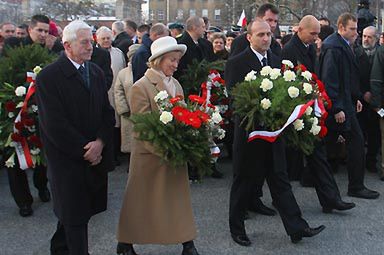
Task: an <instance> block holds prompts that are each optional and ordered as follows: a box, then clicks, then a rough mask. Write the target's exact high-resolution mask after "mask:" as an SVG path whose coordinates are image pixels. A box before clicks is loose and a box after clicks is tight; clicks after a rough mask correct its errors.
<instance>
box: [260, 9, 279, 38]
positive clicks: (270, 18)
mask: <svg viewBox="0 0 384 255" xmlns="http://www.w3.org/2000/svg"><path fill="white" fill-rule="evenodd" d="M262 19H263V20H264V21H266V22H267V23H268V24H269V26H270V27H271V32H272V33H273V32H275V30H276V27H277V22H278V21H279V15H278V14H275V13H273V12H271V10H268V11H266V12H265V15H264V17H263V18H262Z"/></svg>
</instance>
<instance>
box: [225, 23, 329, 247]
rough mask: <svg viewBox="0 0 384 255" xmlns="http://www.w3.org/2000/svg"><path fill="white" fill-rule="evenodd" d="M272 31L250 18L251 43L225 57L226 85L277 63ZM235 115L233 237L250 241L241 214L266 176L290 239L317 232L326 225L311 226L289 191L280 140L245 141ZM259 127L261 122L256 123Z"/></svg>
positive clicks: (231, 194) (244, 242) (232, 194)
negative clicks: (226, 58) (235, 54)
mask: <svg viewBox="0 0 384 255" xmlns="http://www.w3.org/2000/svg"><path fill="white" fill-rule="evenodd" d="M271 36H272V32H271V29H270V26H269V25H268V23H267V22H265V21H263V20H256V21H253V22H252V23H251V24H249V26H248V32H247V39H248V40H249V42H250V47H248V48H246V49H245V50H244V51H243V52H242V53H240V54H238V55H237V56H235V57H233V58H231V59H229V60H228V62H227V65H226V69H225V73H226V81H227V84H228V86H229V87H233V86H234V85H236V84H237V83H238V82H241V81H243V80H244V77H245V76H246V74H247V73H248V72H250V71H251V70H255V71H257V72H258V71H260V70H261V69H262V67H263V66H266V65H270V66H272V67H279V66H280V60H279V58H278V57H276V56H274V55H273V53H272V52H271V51H269V50H268V49H269V46H270V43H271ZM240 122H241V121H240V119H239V116H236V115H235V133H234V144H233V148H234V150H233V170H234V173H235V175H234V179H233V183H232V187H231V193H230V205H229V227H230V232H231V235H232V238H233V240H234V241H235V242H237V243H238V244H240V245H243V246H249V245H251V241H250V240H249V238H248V236H247V234H246V232H245V226H244V214H245V212H246V210H247V209H248V205H249V200H250V199H251V196H252V195H253V192H254V189H253V187H254V186H255V185H257V186H261V185H262V184H263V182H264V180H265V179H266V180H267V183H268V186H269V189H270V192H271V196H272V199H273V200H274V202H275V204H276V207H277V209H278V211H279V213H280V217H281V219H282V221H283V224H284V227H285V229H286V231H287V233H288V235H290V237H291V241H292V242H293V243H297V242H299V241H300V240H301V239H302V238H303V237H311V236H314V235H316V234H318V233H320V232H321V231H322V230H323V229H324V228H325V227H324V226H320V227H317V228H310V227H309V226H308V223H307V222H306V221H305V220H304V219H303V218H302V217H301V211H300V208H299V206H298V205H297V202H296V199H295V197H294V195H293V193H292V190H291V185H290V183H289V180H288V176H287V172H286V163H285V152H284V143H283V140H282V139H280V138H278V139H277V140H276V141H275V142H274V143H269V142H267V141H264V140H255V141H252V142H248V141H247V138H248V132H247V131H246V130H245V129H244V128H243V127H242V126H241V125H240ZM256 125H257V126H258V127H259V128H262V126H261V124H256Z"/></svg>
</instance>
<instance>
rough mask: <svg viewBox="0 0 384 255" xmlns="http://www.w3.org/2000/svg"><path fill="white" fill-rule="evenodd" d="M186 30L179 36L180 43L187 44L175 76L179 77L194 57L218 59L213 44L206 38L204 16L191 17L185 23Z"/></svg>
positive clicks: (178, 41)
mask: <svg viewBox="0 0 384 255" xmlns="http://www.w3.org/2000/svg"><path fill="white" fill-rule="evenodd" d="M185 26H186V27H185V29H186V30H185V31H184V33H183V35H182V36H181V37H179V38H177V43H178V44H185V45H187V52H186V53H185V54H184V56H183V57H182V58H181V59H180V63H179V66H178V68H177V71H176V72H175V73H174V75H173V77H175V78H176V79H179V78H180V76H181V75H183V74H184V72H185V71H186V70H187V67H188V65H190V64H192V61H193V60H194V59H196V60H198V61H202V60H203V59H205V60H207V61H214V60H215V59H216V57H215V54H214V53H213V47H212V44H211V43H210V42H209V41H208V40H207V39H204V38H203V36H204V33H205V23H204V20H203V18H201V17H198V16H192V17H189V18H188V19H187V21H186V23H185Z"/></svg>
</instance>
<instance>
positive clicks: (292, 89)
mask: <svg viewBox="0 0 384 255" xmlns="http://www.w3.org/2000/svg"><path fill="white" fill-rule="evenodd" d="M299 94H300V90H299V89H298V88H296V87H294V86H290V87H289V88H288V95H289V96H290V97H291V98H296V97H298V96H299Z"/></svg>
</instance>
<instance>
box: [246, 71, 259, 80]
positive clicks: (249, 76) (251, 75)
mask: <svg viewBox="0 0 384 255" xmlns="http://www.w3.org/2000/svg"><path fill="white" fill-rule="evenodd" d="M256 73H257V72H256V71H254V70H252V71H250V72H249V73H248V74H247V75H246V76H245V78H244V81H253V80H256Z"/></svg>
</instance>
